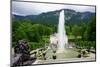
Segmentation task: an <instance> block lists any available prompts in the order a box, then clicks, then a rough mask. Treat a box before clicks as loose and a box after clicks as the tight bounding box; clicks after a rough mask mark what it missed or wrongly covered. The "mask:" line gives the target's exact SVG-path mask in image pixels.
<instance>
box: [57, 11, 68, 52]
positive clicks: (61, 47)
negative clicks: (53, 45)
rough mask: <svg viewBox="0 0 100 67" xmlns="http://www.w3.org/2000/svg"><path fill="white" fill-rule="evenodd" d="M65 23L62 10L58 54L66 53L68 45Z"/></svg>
mask: <svg viewBox="0 0 100 67" xmlns="http://www.w3.org/2000/svg"><path fill="white" fill-rule="evenodd" d="M64 23H65V19H64V10H62V11H61V12H60V15H59V24H58V47H57V53H63V52H64V51H65V44H66V45H67V44H68V38H67V36H66V33H65V28H64Z"/></svg>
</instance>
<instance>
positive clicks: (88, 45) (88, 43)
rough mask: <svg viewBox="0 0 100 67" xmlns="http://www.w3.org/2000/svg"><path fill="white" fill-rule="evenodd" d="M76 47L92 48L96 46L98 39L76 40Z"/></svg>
mask: <svg viewBox="0 0 100 67" xmlns="http://www.w3.org/2000/svg"><path fill="white" fill-rule="evenodd" d="M75 45H76V48H84V49H90V48H91V47H93V48H94V49H95V48H96V41H76V42H75Z"/></svg>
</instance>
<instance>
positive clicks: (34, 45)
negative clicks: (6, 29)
mask: <svg viewBox="0 0 100 67" xmlns="http://www.w3.org/2000/svg"><path fill="white" fill-rule="evenodd" d="M15 46H16V42H12V47H15ZM28 46H29V48H30V50H34V49H37V48H42V47H44V46H45V43H36V42H28Z"/></svg>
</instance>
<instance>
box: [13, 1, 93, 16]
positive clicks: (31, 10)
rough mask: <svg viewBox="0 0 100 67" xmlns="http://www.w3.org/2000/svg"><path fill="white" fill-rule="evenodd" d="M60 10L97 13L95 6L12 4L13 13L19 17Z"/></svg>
mask: <svg viewBox="0 0 100 67" xmlns="http://www.w3.org/2000/svg"><path fill="white" fill-rule="evenodd" d="M59 9H73V10H75V11H78V12H85V11H90V12H95V7H94V6H79V5H63V4H47V3H30V2H15V1H13V2H12V13H13V14H17V15H23V16H26V15H37V14H40V13H42V12H48V11H55V10H59Z"/></svg>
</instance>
